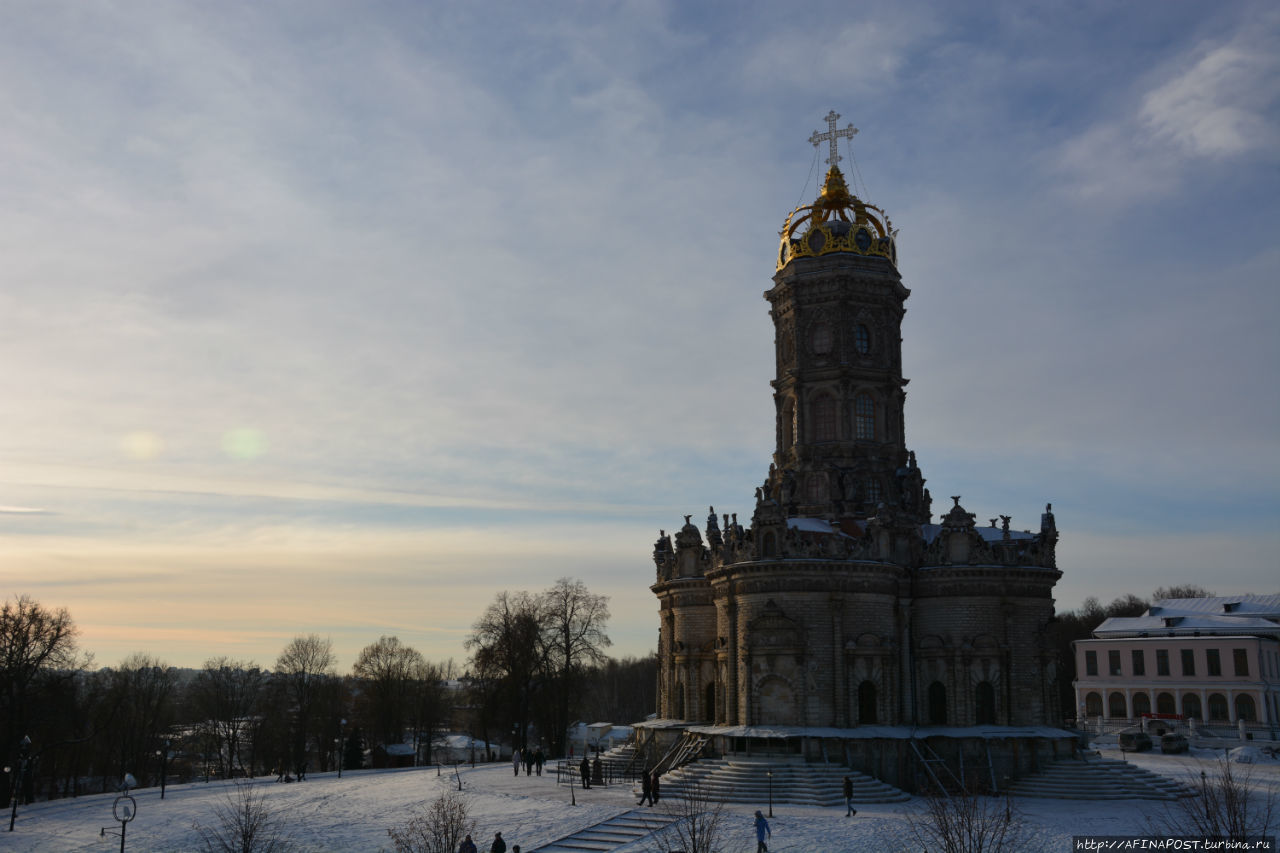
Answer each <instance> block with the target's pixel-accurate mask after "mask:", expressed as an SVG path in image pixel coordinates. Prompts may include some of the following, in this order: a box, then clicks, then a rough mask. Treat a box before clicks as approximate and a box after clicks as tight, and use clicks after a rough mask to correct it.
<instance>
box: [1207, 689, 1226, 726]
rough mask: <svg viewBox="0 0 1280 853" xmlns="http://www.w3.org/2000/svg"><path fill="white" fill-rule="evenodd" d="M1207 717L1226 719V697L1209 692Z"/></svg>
mask: <svg viewBox="0 0 1280 853" xmlns="http://www.w3.org/2000/svg"><path fill="white" fill-rule="evenodd" d="M1209 719H1211V720H1226V719H1228V716H1227V697H1226V696H1223V695H1222V694H1221V693H1210V694H1209Z"/></svg>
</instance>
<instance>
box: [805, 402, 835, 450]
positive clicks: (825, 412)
mask: <svg viewBox="0 0 1280 853" xmlns="http://www.w3.org/2000/svg"><path fill="white" fill-rule="evenodd" d="M810 416H811V417H812V418H813V440H814V441H815V442H818V441H835V440H836V401H835V400H834V399H832V397H831V395H830V394H820V395H818V397H817V398H816V399H815V400H814V401H813V406H812V407H811V415H810Z"/></svg>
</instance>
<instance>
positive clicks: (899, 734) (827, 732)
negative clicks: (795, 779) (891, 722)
mask: <svg viewBox="0 0 1280 853" xmlns="http://www.w3.org/2000/svg"><path fill="white" fill-rule="evenodd" d="M688 729H689V731H691V732H694V733H695V734H701V735H712V736H719V737H753V738H770V739H775V740H782V739H786V738H797V737H821V738H836V739H842V740H864V739H866V740H870V739H873V738H891V739H896V740H911V739H913V738H930V737H955V738H982V739H984V740H999V739H1001V738H1011V737H1016V738H1027V737H1046V738H1063V737H1077V735H1076V734H1074V733H1072V732H1069V731H1067V730H1066V729H1059V728H1054V727H1053V726H858V727H857V728H853V729H838V728H830V727H825V726H809V727H806V726H689V727H688Z"/></svg>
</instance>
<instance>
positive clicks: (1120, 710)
mask: <svg viewBox="0 0 1280 853" xmlns="http://www.w3.org/2000/svg"><path fill="white" fill-rule="evenodd" d="M1107 716H1108V717H1110V718H1112V719H1117V718H1118V719H1121V720H1124V719H1127V718H1128V717H1129V708H1128V706H1126V705H1125V702H1124V694H1123V693H1121V692H1120V691H1118V690H1117V691H1115V692H1113V693H1112V694H1111V695H1110V696H1108V697H1107Z"/></svg>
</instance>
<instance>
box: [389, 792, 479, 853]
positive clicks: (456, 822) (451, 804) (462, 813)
mask: <svg viewBox="0 0 1280 853" xmlns="http://www.w3.org/2000/svg"><path fill="white" fill-rule="evenodd" d="M469 811H470V810H469V808H468V806H467V799H466V797H465V796H464V795H463V794H461V793H459V792H458V791H446V792H444V793H443V794H441V795H440V796H439V797H437V798H436V799H435V800H434V801H433V802H432V803H431V805H429V806H427V807H426V808H424V809H422V811H421V812H420V813H419V814H418V815H416V816H415V817H413V818H412V819H410V820H409V822H408V823H406V824H404V825H403V826H401V827H396V828H393V829H388V830H387V835H390V836H391V843H392V844H394V845H395V848H396V853H454V851H455V850H457V849H458V845H459V844H460V843H461V842H462V839H463V837H465V836H467V835H474V834H475V831H476V822H475V821H474V820H472V819H471V817H470V814H469Z"/></svg>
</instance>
